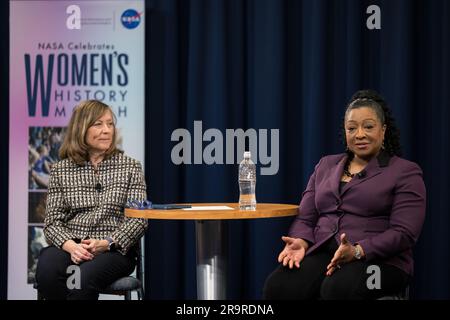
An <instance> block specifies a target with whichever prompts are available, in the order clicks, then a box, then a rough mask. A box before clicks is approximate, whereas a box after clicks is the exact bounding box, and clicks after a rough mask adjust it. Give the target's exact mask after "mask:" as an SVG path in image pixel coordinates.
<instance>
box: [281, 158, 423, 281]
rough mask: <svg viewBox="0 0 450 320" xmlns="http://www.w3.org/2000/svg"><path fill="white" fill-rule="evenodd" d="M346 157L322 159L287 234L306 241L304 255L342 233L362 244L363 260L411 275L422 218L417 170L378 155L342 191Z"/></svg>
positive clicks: (419, 181) (401, 162) (408, 164)
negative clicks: (413, 249) (341, 182)
mask: <svg viewBox="0 0 450 320" xmlns="http://www.w3.org/2000/svg"><path fill="white" fill-rule="evenodd" d="M346 160H347V155H346V154H338V155H331V156H326V157H323V158H322V159H321V160H320V162H319V163H318V164H317V166H316V168H315V171H314V173H313V174H312V176H311V178H310V179H309V183H308V186H307V187H306V190H305V191H304V193H303V196H302V200H301V202H300V207H299V214H298V216H297V217H296V219H295V221H294V222H293V224H292V226H291V229H290V232H289V235H290V236H292V237H295V238H302V239H304V240H306V241H308V242H310V244H311V245H310V248H309V249H308V250H307V253H306V254H307V255H309V254H311V253H313V252H314V251H316V250H317V249H318V248H319V247H320V246H321V245H322V244H324V243H325V242H326V241H327V240H328V239H330V238H332V237H334V238H335V239H336V241H337V243H340V239H339V236H340V235H341V234H342V233H345V234H346V235H347V239H348V240H349V241H350V242H351V243H353V244H355V243H358V244H360V245H361V247H362V248H363V250H364V252H365V256H366V260H367V261H369V262H370V261H373V262H374V263H376V262H377V261H379V262H383V263H386V264H390V265H393V266H396V267H398V268H399V269H401V270H403V271H405V272H406V273H407V274H410V275H411V274H412V273H413V257H412V255H413V254H412V248H413V246H414V244H415V243H416V241H417V239H418V237H419V234H420V231H421V229H422V225H423V222H424V219H425V208H426V191H425V184H424V182H423V179H422V170H421V169H420V168H419V166H418V165H417V164H415V163H413V162H410V161H407V160H405V159H402V158H399V157H397V156H393V157H390V156H389V155H388V154H387V153H386V152H381V153H380V155H379V156H378V157H374V158H373V159H372V160H371V161H370V162H369V163H368V164H367V166H366V167H365V169H364V171H363V172H362V174H360V175H358V176H355V177H354V178H353V179H352V180H351V181H350V182H348V183H347V184H346V185H345V186H344V187H343V188H342V189H340V188H339V183H340V180H341V176H342V172H343V169H344V164H345V162H346Z"/></svg>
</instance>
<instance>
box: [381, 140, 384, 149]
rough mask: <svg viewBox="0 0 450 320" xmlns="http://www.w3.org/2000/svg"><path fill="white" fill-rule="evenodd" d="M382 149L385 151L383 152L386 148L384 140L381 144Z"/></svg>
mask: <svg viewBox="0 0 450 320" xmlns="http://www.w3.org/2000/svg"><path fill="white" fill-rule="evenodd" d="M381 149H383V150H384V149H385V148H384V140H383V142H382V143H381Z"/></svg>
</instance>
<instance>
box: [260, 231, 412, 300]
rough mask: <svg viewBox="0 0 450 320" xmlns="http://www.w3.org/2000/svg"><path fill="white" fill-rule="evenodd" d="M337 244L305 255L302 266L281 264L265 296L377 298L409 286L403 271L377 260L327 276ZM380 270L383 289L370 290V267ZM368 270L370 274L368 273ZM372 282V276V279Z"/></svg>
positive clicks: (352, 264)
mask: <svg viewBox="0 0 450 320" xmlns="http://www.w3.org/2000/svg"><path fill="white" fill-rule="evenodd" d="M337 248H338V245H337V243H336V241H335V240H334V238H332V239H330V241H328V242H327V243H326V244H324V245H323V246H322V248H321V249H319V251H317V252H314V253H313V254H311V255H308V256H306V257H305V258H304V259H303V261H302V262H301V263H300V268H299V269H297V268H296V267H294V268H292V269H289V267H283V265H280V266H278V268H277V269H275V271H273V272H272V273H271V274H270V275H269V277H268V278H267V280H266V283H265V285H264V290H263V297H264V299H271V300H278V299H283V300H312V299H324V300H341V299H351V300H360V299H377V298H381V297H382V296H386V295H392V294H398V293H399V292H401V290H402V289H404V288H405V287H406V285H407V284H408V282H409V276H408V275H407V274H406V273H405V272H403V271H402V270H400V269H398V268H396V267H394V266H391V265H387V264H383V263H377V262H376V261H371V262H365V261H353V262H350V263H347V264H344V265H342V266H341V268H340V269H336V270H335V271H334V273H333V274H332V275H331V276H326V275H325V273H326V270H327V269H326V268H327V265H328V264H329V263H330V261H331V259H332V258H333V256H334V253H335V251H336V250H337ZM371 265H375V266H378V267H379V268H380V269H379V270H380V278H381V279H380V280H381V281H380V288H379V289H377V288H372V289H369V286H368V285H367V280H368V278H369V277H371V276H372V275H373V274H374V272H373V271H372V270H371V269H369V270H368V267H369V266H371ZM368 271H369V273H368ZM369 283H370V284H372V283H373V282H372V278H371V279H369Z"/></svg>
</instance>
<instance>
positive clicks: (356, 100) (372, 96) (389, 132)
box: [341, 90, 402, 158]
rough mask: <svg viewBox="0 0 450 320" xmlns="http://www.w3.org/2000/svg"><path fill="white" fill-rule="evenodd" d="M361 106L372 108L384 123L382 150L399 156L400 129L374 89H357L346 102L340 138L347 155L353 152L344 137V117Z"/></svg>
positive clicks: (351, 154)
mask: <svg viewBox="0 0 450 320" xmlns="http://www.w3.org/2000/svg"><path fill="white" fill-rule="evenodd" d="M361 107H368V108H371V109H372V110H374V111H375V113H376V115H377V117H378V118H379V120H380V121H381V124H382V125H386V132H385V133H384V150H385V151H386V152H388V153H389V155H391V156H393V155H397V156H401V154H402V151H401V146H400V131H399V130H398V128H397V126H396V124H395V119H394V117H393V116H392V112H391V109H390V108H389V106H388V105H387V103H386V101H385V100H384V99H383V97H382V96H381V95H380V94H379V93H378V92H376V91H375V90H359V91H357V92H355V93H354V94H353V96H352V98H351V99H350V102H349V103H348V104H347V107H346V110H345V113H344V117H343V120H342V127H341V138H342V142H343V143H344V146H345V148H346V152H347V153H348V154H349V156H350V157H351V158H353V152H351V151H350V150H349V149H348V148H347V141H346V139H345V127H344V123H345V117H346V115H347V113H348V112H349V111H350V110H353V109H357V108H361Z"/></svg>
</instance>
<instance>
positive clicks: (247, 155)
mask: <svg viewBox="0 0 450 320" xmlns="http://www.w3.org/2000/svg"><path fill="white" fill-rule="evenodd" d="M251 157H252V154H251V153H250V151H245V152H244V159H250V158H251Z"/></svg>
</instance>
